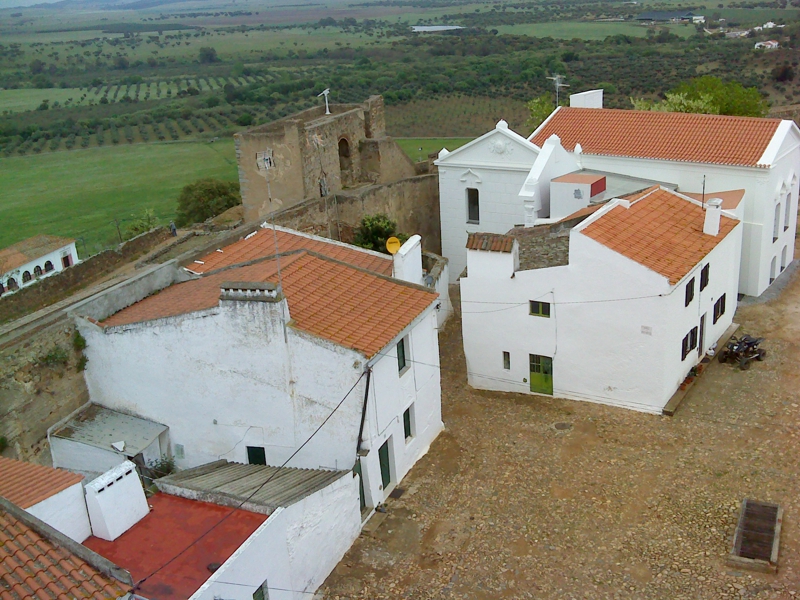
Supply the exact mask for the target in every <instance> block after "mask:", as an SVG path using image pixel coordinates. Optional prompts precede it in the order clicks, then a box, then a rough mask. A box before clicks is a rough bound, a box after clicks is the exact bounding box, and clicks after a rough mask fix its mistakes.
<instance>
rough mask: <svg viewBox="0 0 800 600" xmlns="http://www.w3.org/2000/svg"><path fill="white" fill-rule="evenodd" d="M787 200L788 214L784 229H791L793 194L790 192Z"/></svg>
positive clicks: (784, 220) (785, 218) (784, 221)
mask: <svg viewBox="0 0 800 600" xmlns="http://www.w3.org/2000/svg"><path fill="white" fill-rule="evenodd" d="M785 202H786V216H785V217H784V219H783V230H784V231H786V230H787V229H789V224H790V222H791V218H792V196H791V195H789V194H786V198H785Z"/></svg>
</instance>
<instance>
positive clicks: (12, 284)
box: [6, 277, 19, 292]
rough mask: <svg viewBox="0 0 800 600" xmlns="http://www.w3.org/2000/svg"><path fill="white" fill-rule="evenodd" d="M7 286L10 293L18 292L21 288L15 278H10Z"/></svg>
mask: <svg viewBox="0 0 800 600" xmlns="http://www.w3.org/2000/svg"><path fill="white" fill-rule="evenodd" d="M6 286H7V287H8V291H9V292H13V291H14V290H16V289H17V288H18V287H19V286H18V285H17V280H16V279H14V278H13V277H9V278H8V281H6Z"/></svg>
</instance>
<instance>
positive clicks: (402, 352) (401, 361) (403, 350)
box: [397, 336, 409, 375]
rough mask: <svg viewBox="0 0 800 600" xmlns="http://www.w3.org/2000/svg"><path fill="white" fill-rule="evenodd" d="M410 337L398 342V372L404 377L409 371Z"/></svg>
mask: <svg viewBox="0 0 800 600" xmlns="http://www.w3.org/2000/svg"><path fill="white" fill-rule="evenodd" d="M408 362H409V356H408V336H405V337H404V338H403V339H401V340H400V341H399V342H397V371H398V373H400V375H402V374H403V373H405V372H406V371H407V370H408Z"/></svg>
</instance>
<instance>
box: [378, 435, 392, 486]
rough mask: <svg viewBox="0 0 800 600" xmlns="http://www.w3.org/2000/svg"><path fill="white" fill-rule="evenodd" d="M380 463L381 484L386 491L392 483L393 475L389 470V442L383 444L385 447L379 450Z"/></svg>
mask: <svg viewBox="0 0 800 600" xmlns="http://www.w3.org/2000/svg"><path fill="white" fill-rule="evenodd" d="M378 461H379V462H380V463H381V483H382V484H383V489H386V488H387V487H389V484H390V483H391V482H392V474H391V472H390V470H389V440H386V441H385V442H383V446H381V447H380V449H379V450H378Z"/></svg>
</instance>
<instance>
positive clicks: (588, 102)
mask: <svg viewBox="0 0 800 600" xmlns="http://www.w3.org/2000/svg"><path fill="white" fill-rule="evenodd" d="M569 105H570V108H603V90H602V89H599V90H589V91H588V92H580V93H579V94H570V95H569Z"/></svg>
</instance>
